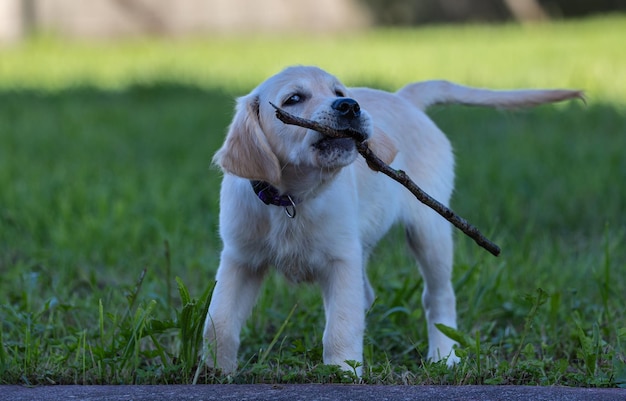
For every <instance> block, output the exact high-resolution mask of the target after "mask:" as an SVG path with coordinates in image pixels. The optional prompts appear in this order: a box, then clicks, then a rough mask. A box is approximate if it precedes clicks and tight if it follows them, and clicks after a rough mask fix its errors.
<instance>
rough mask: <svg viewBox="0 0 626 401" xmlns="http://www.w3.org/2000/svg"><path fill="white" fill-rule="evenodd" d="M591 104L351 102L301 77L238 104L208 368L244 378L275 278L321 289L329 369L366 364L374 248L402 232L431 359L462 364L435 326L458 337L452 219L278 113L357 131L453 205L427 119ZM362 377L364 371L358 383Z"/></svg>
mask: <svg viewBox="0 0 626 401" xmlns="http://www.w3.org/2000/svg"><path fill="white" fill-rule="evenodd" d="M574 97H581V93H580V92H577V91H567V90H519V91H490V90H484V89H474V88H468V87H463V86H460V85H456V84H453V83H450V82H446V81H427V82H421V83H414V84H409V85H407V86H405V87H404V88H402V89H400V90H399V91H398V92H396V93H389V92H383V91H380V90H374V89H367V88H347V87H345V86H344V85H343V84H342V83H341V82H340V81H339V80H337V78H335V77H334V76H332V75H330V74H328V73H327V72H324V71H323V70H321V69H319V68H316V67H291V68H287V69H286V70H284V71H282V72H280V73H279V74H277V75H275V76H273V77H271V78H269V79H268V80H266V81H265V82H263V83H262V84H260V85H259V86H258V87H257V88H256V89H254V90H253V91H252V93H250V94H249V95H247V96H244V97H242V98H240V99H239V100H238V103H237V109H236V113H235V116H234V118H233V121H232V124H231V125H230V129H229V131H228V134H227V136H226V140H225V142H224V145H223V146H222V147H221V148H220V149H219V150H218V151H217V153H216V154H215V156H214V162H215V163H216V164H217V165H218V166H219V167H220V168H221V169H222V171H223V172H224V178H223V181H222V187H221V194H220V220H219V221H220V227H219V230H220V235H221V238H222V241H223V246H224V247H223V250H222V253H221V260H220V265H219V269H218V271H217V284H216V286H215V289H214V292H213V297H212V299H211V303H210V306H209V311H208V315H207V318H206V322H205V326H204V360H205V362H206V363H207V364H208V365H209V366H211V367H215V368H219V369H221V370H222V371H223V372H226V373H228V372H233V371H234V370H235V369H236V368H237V350H238V348H239V334H240V331H241V328H242V325H243V324H244V322H245V321H246V319H247V317H248V315H249V314H250V312H251V310H252V307H253V305H254V303H255V300H256V297H257V294H258V292H259V287H260V286H261V282H262V280H263V277H264V276H265V274H266V273H267V271H268V269H269V268H270V267H273V268H275V269H277V270H278V271H280V272H281V273H282V274H283V275H284V276H285V277H286V278H287V279H289V280H290V281H292V282H294V283H300V282H317V283H319V285H320V287H321V290H322V295H323V300H324V310H325V315H326V326H325V329H324V335H323V346H324V352H323V359H324V363H325V364H333V365H339V366H341V367H342V368H344V369H349V367H348V365H347V364H346V361H347V360H353V361H358V362H361V361H362V358H363V357H362V353H363V332H364V329H365V311H366V309H367V308H368V307H369V306H370V305H371V304H372V302H373V300H374V292H373V291H372V287H371V285H370V283H369V281H368V278H367V275H366V271H365V266H366V264H367V259H368V256H369V254H370V252H371V251H372V249H373V248H374V246H375V244H376V243H377V242H378V240H380V239H381V237H382V236H383V235H384V234H385V233H386V232H387V231H388V230H389V228H390V227H391V226H392V225H393V224H394V223H396V222H399V223H402V224H403V225H404V227H405V230H406V238H407V242H408V245H409V248H410V250H411V251H412V253H413V254H414V255H415V258H416V260H417V263H418V265H419V268H420V271H421V274H422V276H423V278H424V291H423V295H422V302H423V306H424V308H425V311H426V323H427V326H428V358H429V359H431V360H433V361H438V360H441V359H447V363H448V364H454V363H455V362H457V361H458V358H457V356H456V355H455V354H454V352H453V347H454V345H455V343H454V341H452V340H451V339H450V338H448V337H446V336H445V335H444V334H442V333H441V332H440V331H439V330H438V329H437V328H436V327H435V324H436V323H442V324H444V325H446V326H450V327H456V306H455V294H454V290H453V288H452V283H451V272H452V259H453V256H452V248H453V244H452V232H451V226H450V225H449V224H448V222H446V220H444V219H443V218H442V217H441V216H439V215H437V214H436V213H435V212H433V211H432V210H430V209H429V208H428V207H426V206H424V205H422V204H421V203H420V202H418V201H417V200H416V199H415V198H414V196H413V195H412V194H411V193H410V192H409V191H407V190H406V189H405V188H403V187H402V186H401V185H399V184H398V183H396V182H394V181H393V180H391V179H389V178H388V177H385V176H384V175H382V174H378V173H375V172H374V171H372V170H370V169H369V168H368V167H367V164H366V163H365V161H364V160H363V158H359V157H357V156H358V152H357V150H356V146H355V143H354V141H353V140H352V139H349V138H341V139H334V138H329V137H325V136H323V135H321V134H320V133H318V132H316V131H312V130H308V129H305V128H301V127H297V126H293V125H285V124H283V123H282V122H281V121H280V120H278V119H277V118H276V116H275V110H274V108H273V107H272V106H271V105H270V102H271V103H273V104H275V105H277V106H279V107H281V108H283V109H285V110H286V111H288V112H289V113H291V114H295V115H297V116H300V117H303V118H306V119H310V120H315V121H319V122H321V123H323V124H326V125H330V126H332V127H334V128H338V129H342V128H347V127H351V128H353V129H355V130H357V131H359V132H361V133H362V134H363V135H364V136H365V137H366V138H368V144H369V146H370V148H371V149H372V151H373V152H374V153H376V154H377V155H378V156H379V157H380V158H381V159H383V160H384V161H385V162H386V163H388V164H391V165H392V167H394V168H396V169H401V170H404V171H405V172H406V173H407V174H408V175H409V176H410V177H411V178H412V179H413V180H414V181H415V183H416V184H417V185H419V186H420V187H421V188H422V189H424V190H425V191H426V192H427V193H429V194H430V195H431V196H433V197H434V198H435V199H437V200H439V201H440V202H442V203H443V204H446V205H447V204H448V202H449V200H450V196H451V194H452V190H453V184H454V171H453V166H454V160H453V154H452V148H451V146H450V142H449V141H448V139H447V138H446V136H445V135H444V134H443V133H442V132H441V131H440V130H439V129H438V128H437V126H436V125H435V124H434V123H433V122H432V121H431V120H430V119H429V118H428V116H427V115H426V114H425V113H424V110H426V108H427V107H428V106H431V105H434V104H437V103H463V104H469V105H481V106H492V107H499V108H515V107H523V106H532V105H537V104H541V103H548V102H556V101H561V100H564V99H569V98H574ZM358 373H359V374H360V370H359V371H358Z"/></svg>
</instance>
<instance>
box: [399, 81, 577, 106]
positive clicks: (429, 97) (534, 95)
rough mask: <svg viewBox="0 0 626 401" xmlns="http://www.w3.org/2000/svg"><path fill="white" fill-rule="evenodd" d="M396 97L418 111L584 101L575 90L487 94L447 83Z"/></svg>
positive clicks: (419, 86) (408, 89)
mask: <svg viewBox="0 0 626 401" xmlns="http://www.w3.org/2000/svg"><path fill="white" fill-rule="evenodd" d="M397 94H398V95H399V96H401V97H403V98H405V99H407V100H409V101H410V102H411V103H413V104H414V105H415V106H417V107H418V108H419V109H421V110H426V109H427V108H429V107H430V106H433V105H436V104H464V105H470V106H487V107H495V108H502V109H514V108H520V107H530V106H537V105H540V104H543V103H553V102H560V101H563V100H567V99H575V98H576V99H581V100H582V101H583V102H584V101H585V97H584V94H583V92H582V91H578V90H566V89H522V90H489V89H479V88H471V87H468V86H463V85H459V84H455V83H453V82H448V81H424V82H416V83H413V84H409V85H407V86H405V87H404V88H402V89H400V90H399V91H398V92H397Z"/></svg>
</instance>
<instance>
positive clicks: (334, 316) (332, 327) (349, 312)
mask: <svg viewBox="0 0 626 401" xmlns="http://www.w3.org/2000/svg"><path fill="white" fill-rule="evenodd" d="M357 253H358V254H359V255H360V252H355V253H354V254H353V255H352V256H355V257H354V258H351V259H348V260H336V261H335V262H334V263H333V264H332V265H331V266H330V268H329V269H328V271H327V272H326V274H325V275H324V277H323V278H322V279H321V282H320V284H321V287H322V293H323V297H324V309H325V313H326V328H325V329H324V338H323V344H324V363H325V364H327V365H339V366H341V368H342V369H344V370H349V371H352V370H353V368H352V367H350V366H349V365H348V364H347V363H346V361H356V362H358V363H362V361H363V334H364V330H365V308H364V299H365V286H364V282H363V273H362V264H361V257H360V256H358V257H357V256H356V254H357ZM356 373H357V374H358V375H359V376H361V368H360V367H358V368H357V370H356Z"/></svg>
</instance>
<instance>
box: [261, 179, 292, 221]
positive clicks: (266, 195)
mask: <svg viewBox="0 0 626 401" xmlns="http://www.w3.org/2000/svg"><path fill="white" fill-rule="evenodd" d="M250 184H251V185H252V189H253V190H254V193H255V194H256V196H257V197H258V198H259V199H261V201H263V203H265V204H266V205H274V206H282V207H284V208H285V213H286V214H287V216H289V217H291V218H294V217H296V201H295V200H294V198H292V197H291V196H289V195H281V194H280V191H279V190H278V188H276V187H274V186H273V185H272V184H270V183H267V182H265V181H256V180H254V181H250Z"/></svg>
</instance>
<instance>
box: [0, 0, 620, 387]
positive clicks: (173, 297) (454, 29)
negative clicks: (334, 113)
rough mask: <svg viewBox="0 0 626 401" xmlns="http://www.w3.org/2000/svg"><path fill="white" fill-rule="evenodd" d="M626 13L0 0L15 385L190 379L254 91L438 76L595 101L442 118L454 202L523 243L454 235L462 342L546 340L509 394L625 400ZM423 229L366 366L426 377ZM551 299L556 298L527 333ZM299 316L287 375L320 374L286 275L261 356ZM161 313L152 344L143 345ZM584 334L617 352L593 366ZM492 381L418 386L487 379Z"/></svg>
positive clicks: (383, 303)
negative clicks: (232, 159)
mask: <svg viewBox="0 0 626 401" xmlns="http://www.w3.org/2000/svg"><path fill="white" fill-rule="evenodd" d="M625 12H626V1H624V0H612V1H611V0H593V1H592V0H439V1H436V0H315V1H308V0H265V1H255V0H84V1H79V0H0V329H1V330H2V331H0V335H1V337H0V340H1V341H0V343H1V345H0V384H1V383H26V384H29V385H30V384H38V383H45V384H48V383H53V382H56V383H187V382H189V377H191V376H193V375H191V376H190V372H191V369H192V368H193V366H194V363H195V362H196V360H195V357H196V353H195V349H193V348H189V349H187V351H185V348H184V347H182V348H181V347H180V344H196V345H197V344H199V343H198V338H191V339H190V338H187V337H185V334H180V335H179V334H177V333H178V331H177V330H179V329H180V332H181V333H190V332H192V331H191V330H189V331H187V329H185V330H183V328H186V327H188V323H189V322H187V323H185V321H184V319H182V318H181V316H182V317H185V316H186V315H185V314H184V313H179V311H180V310H181V305H185V308H187V301H184V300H183V299H184V297H183V296H182V293H183V291H181V288H183V287H184V286H183V285H182V283H183V282H184V283H185V285H186V286H187V287H188V289H189V292H190V293H191V294H205V291H206V290H210V288H211V286H212V285H213V277H214V273H215V270H216V268H217V266H218V263H219V253H220V249H221V243H220V239H219V237H218V235H217V224H218V209H219V205H218V198H219V195H218V194H219V185H220V180H221V173H220V172H219V171H217V169H215V168H212V167H211V156H212V154H213V153H214V151H215V150H216V149H217V148H218V147H219V146H220V144H221V143H222V142H223V139H224V134H225V132H226V129H227V127H228V124H229V122H230V120H231V118H232V113H233V105H234V103H235V97H236V96H240V95H243V94H245V93H247V92H249V91H250V90H251V89H252V88H253V87H254V86H256V85H257V84H258V83H259V82H261V81H263V80H264V79H266V78H267V77H268V76H270V75H272V74H275V73H276V72H278V71H280V70H281V69H283V68H284V67H286V66H288V65H293V64H311V65H318V66H320V67H321V68H324V69H326V70H327V71H329V72H330V73H332V74H334V75H336V76H337V77H338V78H339V79H340V80H342V81H343V82H344V83H345V84H346V85H348V86H356V85H359V86H361V85H363V86H371V87H376V88H380V89H385V90H396V89H398V88H399V87H401V86H403V85H405V84H406V83H408V82H413V81H419V80H426V79H434V78H441V79H447V80H451V81H456V82H459V83H462V84H466V85H471V86H483V87H489V88H523V87H528V88H539V87H546V88H554V87H560V88H572V89H583V90H585V93H586V98H587V102H586V104H583V102H564V103H563V104H559V105H549V106H545V107H539V108H535V109H532V110H528V111H515V112H500V111H494V110H485V109H480V108H462V107H450V108H448V109H446V110H443V109H442V108H437V107H435V108H433V109H432V110H430V111H429V115H430V116H431V117H432V118H433V120H434V121H435V122H436V123H437V124H438V125H439V126H440V127H441V128H442V130H443V131H444V132H445V133H446V134H447V135H448V137H449V138H450V140H451V142H452V144H453V146H454V148H455V149H456V150H457V151H456V162H457V185H456V191H455V195H454V197H453V199H452V208H453V209H454V210H455V211H456V212H457V213H459V214H460V215H461V216H463V217H465V218H467V219H468V220H469V221H471V222H472V223H473V224H475V225H476V226H477V227H478V228H480V229H481V230H482V231H483V232H484V233H485V234H486V235H487V236H488V237H489V238H490V239H492V240H493V241H494V242H496V243H497V244H498V245H500V246H501V247H502V249H503V253H502V255H501V256H500V257H498V258H493V257H492V256H491V255H489V254H487V253H486V252H484V251H483V250H482V249H480V248H478V247H477V246H476V245H475V244H474V243H473V242H472V241H471V240H469V239H467V238H465V237H464V236H462V235H460V234H459V235H457V236H456V237H457V241H456V256H455V260H456V262H455V282H454V285H455V288H456V289H457V293H458V298H457V299H458V305H459V316H460V320H459V327H460V328H462V329H463V330H464V331H465V332H467V333H471V334H470V337H471V338H474V337H475V338H478V337H479V336H478V335H476V336H475V335H474V333H478V334H480V335H481V337H480V338H481V344H484V347H485V350H489V351H488V352H489V354H488V355H489V357H490V358H494V359H495V360H497V361H501V360H507V361H511V360H516V359H517V356H515V357H513V358H512V355H513V351H512V350H518V351H517V352H518V355H519V350H521V346H522V345H523V344H521V343H520V341H524V340H526V341H527V342H528V343H529V344H528V345H530V343H532V344H536V347H537V348H536V349H537V353H536V354H535V353H534V352H533V348H532V347H531V349H530V350H529V349H528V348H527V347H524V353H523V354H524V356H523V358H521V359H520V360H523V359H524V358H526V359H528V360H530V362H529V363H533V364H532V365H531V364H528V365H520V368H519V374H513V375H512V374H510V373H506V374H501V372H494V373H493V377H490V378H488V379H489V380H492V381H491V382H492V383H494V384H495V383H502V384H507V383H508V384H539V383H541V384H560V385H580V384H581V383H583V384H584V385H587V386H601V385H609V386H610V385H615V384H616V383H617V382H618V381H619V380H623V382H620V383H626V373H622V374H621V376H620V374H619V372H626V353H625V352H624V351H623V349H624V346H623V345H624V344H626V337H625V335H626V328H624V327H623V322H625V321H626V318H625V316H624V314H625V313H626V311H625V310H624V305H623V301H624V296H623V295H624V294H625V293H626V274H624V269H625V266H626V247H624V244H625V243H626V201H625V199H626V186H624V185H623V183H624V182H626V157H625V149H626V108H625V107H624V106H625V105H626V74H624V67H625V66H626V52H625V51H624V50H623V49H624V43H626V13H625ZM416 157H419V155H417V156H416ZM403 235H404V233H403V231H402V230H401V229H397V230H395V231H393V232H392V233H391V234H390V236H388V237H387V238H386V239H385V240H383V242H382V243H381V245H380V246H379V247H378V249H377V252H375V255H373V257H372V260H371V263H370V269H369V274H370V277H371V281H372V283H373V284H374V285H375V286H376V293H377V294H378V296H379V297H380V298H379V299H378V301H377V303H376V305H375V307H374V308H373V309H372V310H371V311H370V312H369V314H368V319H369V320H370V321H372V322H373V324H370V325H368V327H370V329H368V338H367V339H366V345H367V346H366V358H367V360H368V363H369V364H370V366H376V364H378V363H380V364H381V365H380V366H382V365H384V363H383V362H381V361H385V360H389V361H390V362H391V364H392V365H394V366H398V367H402V366H406V367H407V369H409V370H411V371H412V372H420V371H422V370H423V367H424V366H423V364H422V362H421V361H422V360H421V358H420V356H421V355H422V354H423V353H424V352H425V350H426V342H425V339H426V333H425V330H426V329H425V326H424V325H423V324H422V323H423V319H422V310H421V308H419V305H420V292H421V284H422V283H421V279H420V276H419V274H417V270H416V269H415V264H414V261H413V258H412V256H411V255H410V253H409V252H408V251H407V250H406V249H405V247H402V246H398V244H399V243H402V242H403ZM177 277H180V278H181V280H182V281H180V282H179V281H178V280H176V278H177ZM537 289H542V291H544V290H545V291H547V292H548V293H549V294H550V301H549V302H548V303H547V304H546V306H545V308H544V309H542V310H541V312H540V314H539V315H537V320H536V321H535V324H534V326H533V329H532V330H531V331H528V328H527V325H528V323H525V322H530V320H529V319H527V318H526V316H528V315H529V310H530V309H529V302H528V299H529V298H528V297H527V294H535V293H537ZM178 293H181V296H180V297H179V296H178V295H177V294H178ZM206 294H208V292H207V293H206ZM194 297H195V295H194ZM296 303H299V304H300V305H302V307H301V308H300V309H298V311H297V312H296V313H295V315H294V316H293V318H292V319H291V321H290V324H291V326H295V327H290V329H289V330H287V331H288V332H289V333H292V334H291V335H293V333H298V334H297V335H295V336H292V337H286V339H285V340H281V341H280V342H279V343H280V344H281V352H280V354H281V355H284V356H285V357H284V359H283V361H281V364H280V365H281V366H287V365H289V364H295V365H296V366H300V367H302V368H303V370H304V371H305V372H306V371H307V370H306V369H307V368H308V366H309V364H312V365H315V364H317V363H319V362H320V361H321V332H322V330H323V320H324V319H323V316H321V315H322V314H323V307H322V305H321V303H322V301H321V298H320V297H319V292H318V291H317V290H316V288H313V287H291V286H287V285H284V283H283V282H282V281H281V279H280V277H276V276H275V277H274V278H273V279H271V280H268V283H267V284H266V286H265V287H264V290H263V292H262V294H261V296H260V298H259V305H260V306H259V310H262V311H263V313H261V314H258V315H256V316H255V318H254V319H252V321H251V322H250V323H249V324H248V325H247V327H246V329H245V330H244V333H243V341H242V345H243V347H244V348H242V350H241V354H242V359H241V360H242V361H243V360H252V361H253V360H255V359H254V358H255V357H254V355H257V353H258V351H259V350H260V349H263V348H264V347H266V346H267V344H270V343H272V339H273V338H274V336H275V335H276V330H275V328H276V327H280V326H281V324H282V323H283V321H285V318H286V316H288V315H289V313H290V312H289V311H290V310H291V308H292V306H293V305H294V304H296ZM197 305H200V303H198V304H197ZM185 310H187V309H185ZM144 312H145V314H144ZM196 312H197V316H196V317H195V318H193V319H190V320H192V323H193V324H195V325H196V326H197V327H201V326H198V325H201V322H202V313H204V312H206V308H205V309H203V310H201V308H200V307H198V308H197V309H196ZM141 316H147V317H146V321H147V322H148V323H150V322H152V323H150V324H147V325H146V326H145V327H149V330H151V331H149V337H146V338H147V339H146V341H148V342H149V346H148V345H145V344H141V347H139V348H136V349H132V348H130V347H127V346H126V344H137V343H135V342H134V341H135V339H136V338H137V337H138V334H137V333H136V332H135V331H134V330H135V328H137V327H139V328H141V330H143V329H144V326H143V325H141V324H137V322H136V321H135V320H134V319H135V318H137V317H141ZM142 319H143V318H142ZM287 319H288V318H287ZM155 322H156V323H155ZM416 322H420V323H416ZM575 322H576V323H575ZM579 322H583V323H579ZM525 327H526V328H525ZM581 327H583V328H584V329H585V330H591V329H592V328H593V330H594V331H593V335H594V338H595V339H594V341H595V343H596V344H602V350H603V352H604V354H602V353H601V352H600V351H599V349H600V348H598V350H597V351H596V350H595V349H594V351H593V352H591V353H590V354H589V355H591V357H592V358H589V361H591V362H590V365H585V364H586V363H587V360H586V359H585V361H583V362H584V363H583V362H581V356H580V347H579V343H581V342H583V341H587V340H586V337H585V338H582V337H581V334H580V333H582V329H581ZM146 330H148V329H146ZM596 332H597V333H598V334H597V335H596ZM301 333H307V334H306V336H307V337H302V338H300V337H298V336H299V335H300V334H301ZM518 333H525V334H523V335H521V339H520V335H519V334H518ZM579 338H580V341H579ZM292 340H293V341H292ZM298 341H302V342H301V343H298ZM589 341H590V340H589ZM152 342H154V345H153V344H152ZM303 344H304V345H303ZM607 344H608V345H607ZM620 344H621V345H620ZM270 347H271V346H270ZM598 347H600V345H598ZM620 347H622V348H620ZM154 349H158V350H164V351H163V353H162V354H161V355H160V356H159V357H158V358H157V357H156V356H155V354H154V353H153V350H154ZM303 349H304V350H305V351H302V350H303ZM129 350H130V352H129ZM181 350H182V351H181ZM135 351H136V353H135ZM302 352H304V353H305V354H306V355H307V357H306V358H303V357H302V355H303V354H302ZM472 352H473V351H472ZM85 355H90V356H87V357H85ZM598 355H600V357H598ZM90 358H91V360H92V362H89V360H90ZM309 358H310V361H311V362H309ZM533 358H535V359H533ZM597 358H600V359H597ZM583 359H584V358H583ZM596 360H598V362H597V363H596V362H595V361H596ZM85 361H87V362H85ZM181 361H182V364H183V365H184V366H185V368H184V369H182V370H181ZM562 361H564V362H565V364H563V363H562ZM620 363H621V365H620ZM478 366H479V369H478V371H479V373H478V375H477V377H475V378H472V379H466V377H467V376H466V375H465V374H458V375H456V376H455V378H452V379H451V378H450V377H446V378H442V379H440V378H438V376H436V375H430V373H427V375H429V376H428V377H426V378H424V379H422V378H420V377H417V378H416V380H415V381H416V382H419V383H422V384H423V383H438V384H444V383H457V382H458V381H455V380H461V381H462V382H463V383H465V384H467V383H474V384H479V383H485V382H486V381H487V379H486V376H485V375H483V374H482V373H480V372H486V369H485V370H481V369H480V366H481V365H480V363H479V364H478ZM482 366H488V364H487V363H485V364H484V365H482ZM492 366H502V367H504V366H505V364H499V363H493V364H492ZM510 366H513V364H511V365H510ZM529 366H530V367H533V368H532V369H534V370H533V372H535V373H532V374H531V373H529V372H530V370H529V368H528V369H527V367H529ZM613 366H615V369H616V371H618V370H619V369H621V370H619V371H618V373H614V372H613V371H612V369H613ZM249 369H250V370H254V371H256V370H255V369H256V368H255V365H254V364H252V365H250V367H249ZM258 371H259V372H260V371H261V370H258ZM263 371H265V370H263ZM273 371H274V370H273V369H268V370H267V372H273ZM546 371H547V372H548V374H547V376H546V373H545V372H546ZM550 371H552V372H554V374H553V375H551V374H550ZM76 372H79V373H76ZM580 372H587V376H584V375H581V374H580ZM596 373H597V374H596ZM170 374H171V375H172V376H170ZM444 374H445V373H443V372H442V373H441V375H444ZM381 375H382V374H381ZM529 375H531V376H532V377H533V378H532V379H529ZM565 376H567V377H568V378H569V379H567V380H566V379H564V377H565ZM400 377H402V378H403V379H402V380H404V378H405V377H406V376H405V375H404V374H402V375H401V376H400ZM581 377H585V378H584V379H581ZM620 377H621V379H620ZM25 378H26V379H25ZM618 379H619V380H618ZM255 380H256V379H255ZM385 380H387V379H385ZM260 381H262V380H256V381H255V382H260ZM306 381H307V382H310V380H309V379H308V378H307V379H306ZM314 381H315V380H314ZM272 382H274V381H272ZM373 382H376V381H373ZM385 382H388V381H385Z"/></svg>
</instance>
